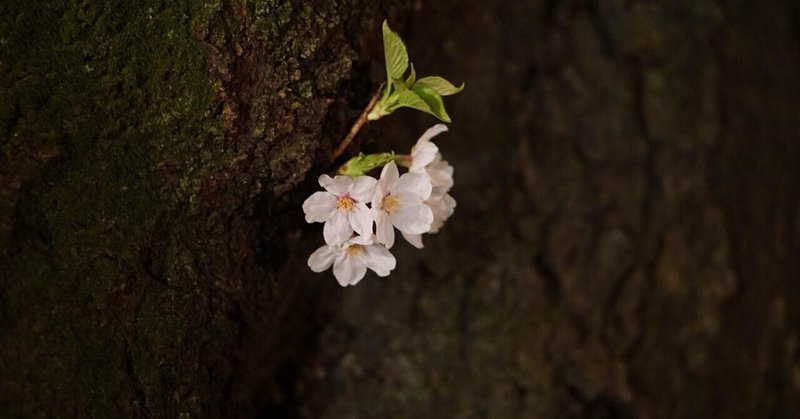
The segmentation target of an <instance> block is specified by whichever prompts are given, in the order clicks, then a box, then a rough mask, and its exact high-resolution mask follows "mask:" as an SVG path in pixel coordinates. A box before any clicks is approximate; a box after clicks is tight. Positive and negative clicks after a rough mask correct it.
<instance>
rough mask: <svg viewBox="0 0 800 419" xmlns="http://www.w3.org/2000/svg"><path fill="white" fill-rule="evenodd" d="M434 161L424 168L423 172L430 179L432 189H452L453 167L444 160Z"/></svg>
mask: <svg viewBox="0 0 800 419" xmlns="http://www.w3.org/2000/svg"><path fill="white" fill-rule="evenodd" d="M437 160H438V161H434V162H433V163H431V164H429V165H428V167H427V168H425V172H426V173H427V174H428V176H430V178H431V184H433V186H434V187H436V186H443V187H445V188H447V189H450V188H452V187H453V166H450V164H449V163H447V161H446V160H440V159H437Z"/></svg>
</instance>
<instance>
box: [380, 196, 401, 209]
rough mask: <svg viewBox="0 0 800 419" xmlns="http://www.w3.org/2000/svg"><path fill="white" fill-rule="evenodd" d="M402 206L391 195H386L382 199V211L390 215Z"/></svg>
mask: <svg viewBox="0 0 800 419" xmlns="http://www.w3.org/2000/svg"><path fill="white" fill-rule="evenodd" d="M401 205H402V204H401V203H400V201H398V200H397V198H395V197H393V196H392V195H391V194H388V195H386V196H385V197H383V210H384V211H386V212H388V213H391V212H392V211H394V210H396V209H398V208H400V206H401Z"/></svg>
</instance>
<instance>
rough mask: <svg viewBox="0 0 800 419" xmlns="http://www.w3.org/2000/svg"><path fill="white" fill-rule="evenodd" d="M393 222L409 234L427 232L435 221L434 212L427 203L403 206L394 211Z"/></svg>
mask: <svg viewBox="0 0 800 419" xmlns="http://www.w3.org/2000/svg"><path fill="white" fill-rule="evenodd" d="M391 217H392V224H394V226H395V227H397V229H398V230H400V231H402V232H404V233H409V234H422V233H427V232H428V231H429V230H430V229H431V223H432V222H433V212H432V211H431V208H430V207H429V206H427V205H425V204H419V205H410V206H407V207H405V206H404V207H402V208H400V209H398V210H397V211H395V212H393V213H392V215H391Z"/></svg>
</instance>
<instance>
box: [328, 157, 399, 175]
mask: <svg viewBox="0 0 800 419" xmlns="http://www.w3.org/2000/svg"><path fill="white" fill-rule="evenodd" d="M395 157H396V156H395V154H394V151H390V152H388V153H376V154H364V153H359V155H358V156H355V157H353V158H352V159H350V160H348V161H347V163H345V164H343V165H342V166H341V167H339V174H340V175H348V176H361V175H363V174H366V173H367V172H370V171H371V170H373V169H377V168H378V167H383V166H386V164H388V163H389V162H390V161H393V160H394V159H395Z"/></svg>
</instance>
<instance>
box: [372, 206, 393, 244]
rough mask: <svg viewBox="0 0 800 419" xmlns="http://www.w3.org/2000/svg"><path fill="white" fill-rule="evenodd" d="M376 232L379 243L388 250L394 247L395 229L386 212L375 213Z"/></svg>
mask: <svg viewBox="0 0 800 419" xmlns="http://www.w3.org/2000/svg"><path fill="white" fill-rule="evenodd" d="M375 213H376V217H375V227H376V228H375V232H376V236H377V238H378V243H383V244H384V245H386V247H387V248H389V249H391V248H392V246H394V227H393V226H392V220H391V219H390V218H389V214H387V213H386V211H375Z"/></svg>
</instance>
